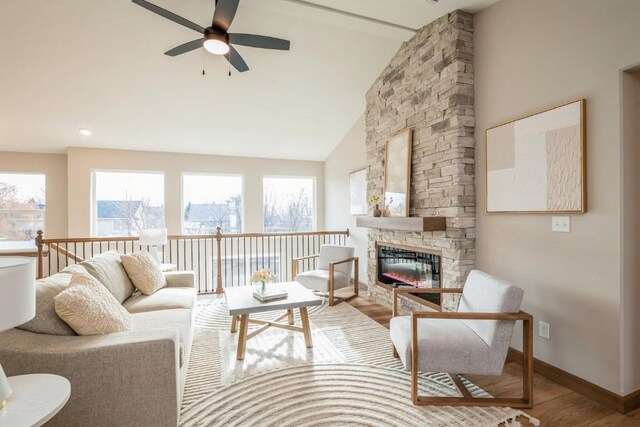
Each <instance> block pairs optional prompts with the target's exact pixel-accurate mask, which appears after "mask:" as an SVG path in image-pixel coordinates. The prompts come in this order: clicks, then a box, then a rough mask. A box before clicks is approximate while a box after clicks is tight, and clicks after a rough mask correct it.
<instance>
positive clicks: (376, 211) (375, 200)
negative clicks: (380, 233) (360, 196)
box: [369, 194, 382, 217]
mask: <svg viewBox="0 0 640 427" xmlns="http://www.w3.org/2000/svg"><path fill="white" fill-rule="evenodd" d="M369 200H370V201H371V203H372V204H373V216H375V217H380V216H382V211H381V210H380V196H378V195H377V194H374V195H372V196H371V197H370V198H369Z"/></svg>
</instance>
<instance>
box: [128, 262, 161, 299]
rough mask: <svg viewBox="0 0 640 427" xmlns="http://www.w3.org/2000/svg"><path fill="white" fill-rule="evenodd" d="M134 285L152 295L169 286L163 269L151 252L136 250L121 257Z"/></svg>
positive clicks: (144, 292)
mask: <svg viewBox="0 0 640 427" xmlns="http://www.w3.org/2000/svg"><path fill="white" fill-rule="evenodd" d="M120 260H121V261H122V265H123V266H124V269H125V270H126V272H127V274H128V275H129V278H130V279H131V281H132V282H133V285H134V286H135V287H136V288H138V290H139V291H140V292H142V293H143V294H145V295H152V294H153V293H154V292H156V291H157V290H158V289H161V288H164V287H165V286H167V280H166V279H165V278H164V275H163V274H162V269H161V268H160V266H159V265H158V263H157V262H156V260H155V259H153V257H152V256H151V254H149V252H136V253H133V254H130V255H122V256H121V257H120Z"/></svg>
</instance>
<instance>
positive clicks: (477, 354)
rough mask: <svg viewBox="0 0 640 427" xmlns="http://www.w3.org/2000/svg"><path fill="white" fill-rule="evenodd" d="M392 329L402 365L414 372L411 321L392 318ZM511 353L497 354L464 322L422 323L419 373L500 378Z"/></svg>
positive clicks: (407, 317)
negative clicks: (506, 359)
mask: <svg viewBox="0 0 640 427" xmlns="http://www.w3.org/2000/svg"><path fill="white" fill-rule="evenodd" d="M389 329H390V334H391V341H392V342H393V345H394V346H395V348H396V350H397V351H398V355H399V356H400V360H401V361H402V364H403V365H404V367H405V369H411V317H410V316H399V317H394V318H392V319H391V322H390V328H389ZM507 349H508V346H507V347H504V349H500V351H494V350H495V349H492V348H491V347H489V346H488V345H487V344H486V343H485V342H484V341H483V340H482V338H480V337H479V336H478V335H477V334H476V333H475V332H474V331H473V330H471V329H470V328H469V327H467V325H465V324H464V323H463V322H461V321H460V320H456V319H419V320H418V370H419V371H424V372H448V373H457V374H479V375H500V373H501V372H502V367H503V366H504V360H505V357H506V351H507Z"/></svg>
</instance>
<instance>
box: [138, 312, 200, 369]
mask: <svg viewBox="0 0 640 427" xmlns="http://www.w3.org/2000/svg"><path fill="white" fill-rule="evenodd" d="M191 316H192V311H191V310H187V309H175V310H161V311H148V312H146V313H135V314H132V315H131V317H132V318H133V330H134V331H148V330H152V329H174V330H177V331H178V334H179V337H180V367H182V365H183V364H184V362H185V360H186V358H187V356H188V354H189V349H188V347H190V346H191Z"/></svg>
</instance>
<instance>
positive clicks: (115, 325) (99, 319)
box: [55, 273, 133, 335]
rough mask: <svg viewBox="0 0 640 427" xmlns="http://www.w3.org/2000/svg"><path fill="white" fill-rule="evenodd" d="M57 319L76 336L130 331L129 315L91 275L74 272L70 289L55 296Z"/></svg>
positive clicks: (131, 325) (131, 321)
mask: <svg viewBox="0 0 640 427" xmlns="http://www.w3.org/2000/svg"><path fill="white" fill-rule="evenodd" d="M55 308H56V313H57V314H58V316H59V317H60V318H61V319H62V320H64V321H65V322H66V323H67V325H69V326H71V329H73V330H74V331H75V332H76V333H77V334H78V335H103V334H111V333H113V332H122V331H130V330H131V329H132V327H133V319H132V317H131V314H130V313H129V312H128V311H127V310H125V308H124V307H123V306H122V305H120V303H119V302H118V300H116V299H115V297H114V296H113V295H111V293H110V292H109V291H108V290H107V288H105V287H104V285H102V283H100V282H98V280H97V279H95V278H94V277H93V276H91V275H89V274H83V273H73V274H72V275H71V281H70V282H69V287H68V288H67V289H66V290H64V291H62V292H60V293H59V294H58V295H57V296H56V297H55Z"/></svg>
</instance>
